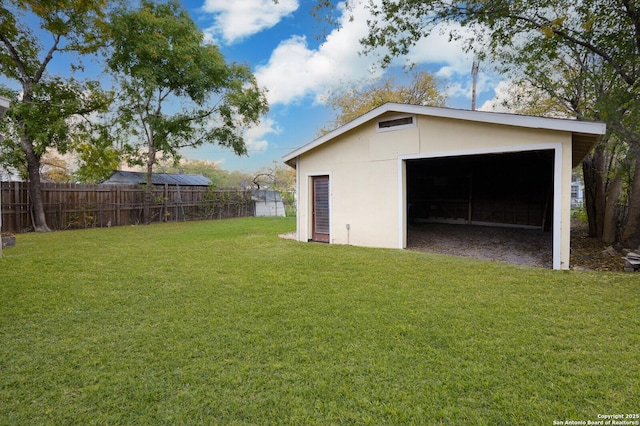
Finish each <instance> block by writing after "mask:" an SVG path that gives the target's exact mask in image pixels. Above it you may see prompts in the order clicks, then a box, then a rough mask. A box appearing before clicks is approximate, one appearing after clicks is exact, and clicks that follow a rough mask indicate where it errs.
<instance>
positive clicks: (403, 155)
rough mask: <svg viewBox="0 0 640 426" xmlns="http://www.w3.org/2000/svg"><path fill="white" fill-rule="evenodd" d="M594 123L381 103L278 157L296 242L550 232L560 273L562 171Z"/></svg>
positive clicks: (566, 187)
mask: <svg viewBox="0 0 640 426" xmlns="http://www.w3.org/2000/svg"><path fill="white" fill-rule="evenodd" d="M605 130H606V128H605V125H604V124H603V123H595V122H584V121H576V120H566V119H551V118H540V117H530V116H522V115H513V114H502V113H492V112H481V111H468V110H457V109H451V108H438V107H427V106H415V105H405V104H395V103H387V104H385V105H382V106H380V107H378V108H376V109H374V110H372V111H370V112H369V113H367V114H365V115H363V116H361V117H359V118H357V119H356V120H354V121H352V122H350V123H348V124H346V125H344V126H342V127H340V128H338V129H336V130H334V131H332V132H330V133H328V134H326V135H324V136H322V137H320V138H318V139H316V140H314V141H312V142H310V143H308V144H306V145H304V146H302V147H300V148H298V149H296V150H295V151H293V152H291V153H289V154H287V155H286V156H285V157H284V161H285V163H286V164H288V165H290V166H291V167H294V168H295V169H296V175H297V193H298V197H297V203H298V205H297V212H298V215H297V232H296V238H297V240H298V241H320V242H327V243H331V244H352V245H358V246H368V247H385V248H406V244H407V228H408V223H409V222H410V221H411V222H413V221H425V222H429V221H440V222H447V223H464V224H478V225H491V226H510V227H524V228H540V229H541V230H543V231H544V230H548V231H550V232H553V268H554V269H568V268H569V247H570V232H569V231H570V228H569V225H570V209H571V170H572V168H573V167H576V166H577V165H578V164H579V163H580V161H581V160H582V159H583V158H584V156H585V155H586V154H587V153H588V152H589V150H590V149H591V148H592V147H593V146H594V145H595V144H596V143H597V142H598V140H599V139H600V138H601V137H602V135H604V133H605Z"/></svg>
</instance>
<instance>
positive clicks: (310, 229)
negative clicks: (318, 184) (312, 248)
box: [307, 172, 333, 244]
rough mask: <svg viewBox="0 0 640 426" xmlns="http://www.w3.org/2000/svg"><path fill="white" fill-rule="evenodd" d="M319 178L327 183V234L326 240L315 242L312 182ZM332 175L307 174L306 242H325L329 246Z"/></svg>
mask: <svg viewBox="0 0 640 426" xmlns="http://www.w3.org/2000/svg"><path fill="white" fill-rule="evenodd" d="M319 177H326V178H327V179H328V181H329V188H328V190H329V194H328V195H329V233H328V234H327V239H326V241H324V240H315V239H314V238H313V237H314V225H315V219H314V213H313V210H314V196H315V190H314V185H313V183H314V180H315V178H319ZM332 180H333V179H332V173H331V172H314V173H308V174H307V182H308V192H307V193H308V194H309V196H308V197H307V198H308V199H307V212H308V214H307V229H308V232H307V241H321V242H326V243H329V244H331V234H332V225H331V223H332V222H331V217H332V198H333V197H332V190H331V188H332V187H331V185H332Z"/></svg>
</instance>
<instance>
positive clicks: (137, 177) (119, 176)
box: [102, 170, 211, 186]
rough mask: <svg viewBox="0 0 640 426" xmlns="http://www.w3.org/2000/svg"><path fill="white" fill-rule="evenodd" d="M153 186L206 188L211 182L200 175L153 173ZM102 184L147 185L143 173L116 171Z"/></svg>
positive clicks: (145, 176)
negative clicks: (167, 185)
mask: <svg viewBox="0 0 640 426" xmlns="http://www.w3.org/2000/svg"><path fill="white" fill-rule="evenodd" d="M151 179H152V180H151V182H152V183H153V184H154V185H164V184H165V183H166V184H169V185H183V186H208V185H211V181H210V180H209V179H208V178H206V177H204V176H202V175H189V174H171V173H154V174H153V175H152V178H151ZM102 183H104V184H122V185H135V184H140V183H142V184H144V183H147V174H146V173H144V172H125V171H123V170H116V171H115V172H113V173H111V176H109V179H107V180H105V181H103V182H102Z"/></svg>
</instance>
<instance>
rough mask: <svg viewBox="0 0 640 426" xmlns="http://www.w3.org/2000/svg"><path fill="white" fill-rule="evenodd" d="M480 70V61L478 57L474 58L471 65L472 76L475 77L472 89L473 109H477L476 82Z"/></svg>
mask: <svg viewBox="0 0 640 426" xmlns="http://www.w3.org/2000/svg"><path fill="white" fill-rule="evenodd" d="M479 70H480V61H478V59H474V60H473V65H472V66H471V76H472V78H473V86H472V89H471V111H475V110H476V84H477V82H478V71H479Z"/></svg>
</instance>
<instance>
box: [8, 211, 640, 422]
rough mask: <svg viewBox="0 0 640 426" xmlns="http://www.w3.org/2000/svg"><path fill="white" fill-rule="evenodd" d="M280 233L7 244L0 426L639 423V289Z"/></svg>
mask: <svg viewBox="0 0 640 426" xmlns="http://www.w3.org/2000/svg"><path fill="white" fill-rule="evenodd" d="M294 228H295V222H294V221H293V220H292V219H282V218H277V219H272V218H248V219H234V220H224V221H210V222H189V223H168V224H154V225H149V226H137V227H120V228H104V229H93V230H81V231H67V232H55V233H49V234H21V235H18V239H17V246H16V247H14V248H10V249H5V250H3V258H2V259H0V424H3V425H4V424H11V425H13V424H17V425H36V424H41V425H44V424H47V425H57V424H87V425H89V424H145V425H146V424H149V425H161V424H168V425H179V424H224V425H235V424H237V425H240V424H258V425H260V424H305V425H306V424H318V425H328V424H373V425H378V424H382V423H388V424H447V425H476V424H477V425H483V424H486V425H552V424H554V421H561V422H563V424H564V422H565V421H566V420H574V421H585V422H586V421H596V420H599V419H598V415H599V414H600V415H610V414H633V413H640V315H639V314H640V275H638V274H631V273H628V274H622V273H596V272H577V271H575V272H574V271H572V272H566V271H565V272H558V271H551V270H543V269H535V268H526V267H517V266H513V265H506V264H498V263H491V262H482V261H475V260H471V259H458V258H453V257H447V256H442V255H431V254H425V253H416V252H408V251H401V250H380V249H367V248H358V247H349V246H330V245H323V244H303V243H297V242H294V241H289V240H282V239H279V238H278V237H277V235H278V234H279V233H284V232H287V231H291V230H293V229H294ZM636 420H638V419H636Z"/></svg>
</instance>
